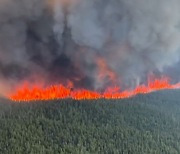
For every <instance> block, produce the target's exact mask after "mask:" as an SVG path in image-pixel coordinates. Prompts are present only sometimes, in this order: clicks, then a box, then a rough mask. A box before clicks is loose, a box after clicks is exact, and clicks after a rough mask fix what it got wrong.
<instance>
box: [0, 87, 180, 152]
mask: <svg viewBox="0 0 180 154" xmlns="http://www.w3.org/2000/svg"><path fill="white" fill-rule="evenodd" d="M0 153H2V154H6V153H8V154H11V153H17V154H21V153H22V154H25V153H28V154H29V153H32V154H36V153H37V154H45V153H47V154H51V153H52V154H57V153H73V154H74V153H77V154H80V153H82V154H86V153H87V154H88V153H92V154H95V153H108V154H116V153H117V154H118V153H124V154H126V153H130V154H131V153H132V154H146V153H162V154H165V153H167V154H170V153H171V154H176V153H177V154H178V153H180V90H172V91H161V92H154V93H151V94H148V95H139V96H136V97H134V98H129V99H124V100H103V99H101V100H93V101H90V100H88V101H87V100H85V101H75V100H54V101H45V102H29V103H13V102H9V101H7V100H1V103H0Z"/></svg>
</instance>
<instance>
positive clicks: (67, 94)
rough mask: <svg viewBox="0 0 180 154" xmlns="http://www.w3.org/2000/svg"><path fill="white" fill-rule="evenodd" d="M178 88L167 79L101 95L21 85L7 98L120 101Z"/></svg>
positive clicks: (76, 90)
mask: <svg viewBox="0 0 180 154" xmlns="http://www.w3.org/2000/svg"><path fill="white" fill-rule="evenodd" d="M177 88H180V83H177V84H170V82H169V80H168V78H161V79H155V80H153V81H149V82H148V84H147V85H140V86H138V87H136V88H135V89H133V90H125V91H120V87H113V88H111V87H109V88H107V89H106V90H105V91H104V92H103V93H99V92H96V91H91V90H87V89H74V88H72V85H71V86H64V85H62V84H60V85H53V86H49V87H46V88H42V87H40V86H33V87H32V88H28V86H27V85H23V86H22V87H21V88H19V89H18V90H17V91H15V92H14V93H12V94H11V95H9V96H8V97H9V98H10V99H11V100H13V101H36V100H52V99H67V98H71V99H75V100H84V99H101V98H103V99H122V98H128V97H132V96H135V95H137V94H146V93H150V92H153V91H157V90H163V89H177ZM73 89H74V90H73Z"/></svg>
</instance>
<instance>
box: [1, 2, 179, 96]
mask: <svg viewBox="0 0 180 154" xmlns="http://www.w3.org/2000/svg"><path fill="white" fill-rule="evenodd" d="M179 10H180V1H179V0H171V1H169V0H151V1H149V0H99V1H97V0H31V1H29V0H0V85H1V88H0V92H1V93H2V92H3V91H5V89H6V88H7V89H10V88H12V87H13V86H16V85H17V84H19V83H20V82H22V81H25V80H26V81H27V80H28V81H29V82H30V83H33V82H39V81H42V80H43V81H44V82H45V83H46V84H53V83H60V82H62V83H65V82H66V81H67V80H70V81H73V82H74V84H75V86H77V87H84V88H93V89H103V88H105V87H106V86H107V85H110V84H114V83H115V84H119V85H121V86H123V87H133V86H136V85H138V84H140V83H142V82H144V81H145V79H146V78H147V76H148V74H150V73H152V72H153V73H155V74H160V75H164V74H167V75H169V76H171V74H173V75H172V77H173V78H174V79H176V80H178V77H177V76H178V75H179V73H178V72H179V71H177V73H176V70H177V69H178V66H179V65H178V64H179V63H178V62H179V58H180V14H179ZM168 70H173V72H174V73H172V71H168ZM169 72H171V73H169ZM102 74H103V75H102Z"/></svg>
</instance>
